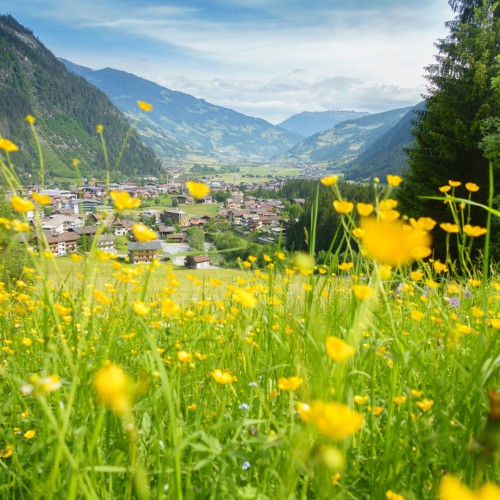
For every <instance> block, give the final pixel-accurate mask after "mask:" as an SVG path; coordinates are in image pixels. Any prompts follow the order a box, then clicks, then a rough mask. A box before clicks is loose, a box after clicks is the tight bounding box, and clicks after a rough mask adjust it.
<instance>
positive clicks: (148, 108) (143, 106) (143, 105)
mask: <svg viewBox="0 0 500 500" xmlns="http://www.w3.org/2000/svg"><path fill="white" fill-rule="evenodd" d="M137 105H138V106H139V107H140V108H141V109H142V111H145V112H146V113H147V112H148V111H151V110H152V109H153V105H152V104H149V103H148V102H144V101H137Z"/></svg>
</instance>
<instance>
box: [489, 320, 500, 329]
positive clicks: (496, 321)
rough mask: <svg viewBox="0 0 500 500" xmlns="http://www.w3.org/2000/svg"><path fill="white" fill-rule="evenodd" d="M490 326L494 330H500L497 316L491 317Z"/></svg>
mask: <svg viewBox="0 0 500 500" xmlns="http://www.w3.org/2000/svg"><path fill="white" fill-rule="evenodd" d="M491 326H492V327H493V328H494V329H495V330H500V319H498V318H491Z"/></svg>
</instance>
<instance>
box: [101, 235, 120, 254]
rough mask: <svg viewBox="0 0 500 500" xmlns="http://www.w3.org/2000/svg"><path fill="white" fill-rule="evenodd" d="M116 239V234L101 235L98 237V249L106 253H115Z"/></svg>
mask: <svg viewBox="0 0 500 500" xmlns="http://www.w3.org/2000/svg"><path fill="white" fill-rule="evenodd" d="M115 239H116V236H115V235H114V234H101V235H100V236H98V237H97V248H99V249H100V250H103V251H104V252H106V253H113V252H115V251H116V248H115Z"/></svg>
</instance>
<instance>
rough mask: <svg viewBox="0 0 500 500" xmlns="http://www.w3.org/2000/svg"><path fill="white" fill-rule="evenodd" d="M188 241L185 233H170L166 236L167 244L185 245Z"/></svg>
mask: <svg viewBox="0 0 500 500" xmlns="http://www.w3.org/2000/svg"><path fill="white" fill-rule="evenodd" d="M188 240H189V238H188V235H187V233H172V234H169V235H168V236H167V241H168V242H169V243H187V242H188Z"/></svg>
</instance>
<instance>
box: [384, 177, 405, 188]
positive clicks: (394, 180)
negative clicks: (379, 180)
mask: <svg viewBox="0 0 500 500" xmlns="http://www.w3.org/2000/svg"><path fill="white" fill-rule="evenodd" d="M402 182H403V179H402V178H401V177H400V176H399V175H387V184H389V186H392V187H398V186H399V185H400V184H401V183H402Z"/></svg>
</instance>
